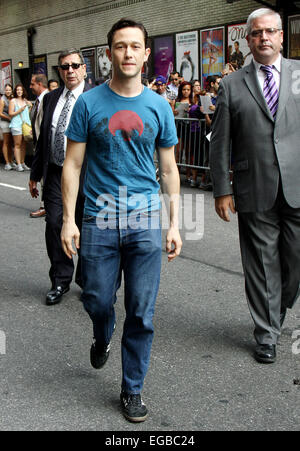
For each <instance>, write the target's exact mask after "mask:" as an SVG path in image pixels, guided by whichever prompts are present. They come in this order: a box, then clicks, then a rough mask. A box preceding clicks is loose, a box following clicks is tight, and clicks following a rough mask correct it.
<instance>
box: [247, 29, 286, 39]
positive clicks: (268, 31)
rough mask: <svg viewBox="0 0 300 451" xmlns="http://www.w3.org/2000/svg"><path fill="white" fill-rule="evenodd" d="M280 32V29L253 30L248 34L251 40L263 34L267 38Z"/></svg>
mask: <svg viewBox="0 0 300 451" xmlns="http://www.w3.org/2000/svg"><path fill="white" fill-rule="evenodd" d="M280 30H281V28H264V29H263V30H253V31H251V32H250V33H249V34H250V36H252V37H253V38H258V37H261V36H262V35H263V32H265V33H266V35H267V36H275V34H276V33H277V32H278V31H280Z"/></svg>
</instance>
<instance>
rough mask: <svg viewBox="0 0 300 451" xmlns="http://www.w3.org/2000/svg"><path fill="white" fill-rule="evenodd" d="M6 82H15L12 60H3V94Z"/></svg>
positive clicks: (0, 84) (0, 81) (0, 76)
mask: <svg viewBox="0 0 300 451" xmlns="http://www.w3.org/2000/svg"><path fill="white" fill-rule="evenodd" d="M6 83H10V84H11V85H12V84H13V79H12V70H11V60H6V61H1V71H0V92H1V93H2V94H3V93H4V91H5V85H6Z"/></svg>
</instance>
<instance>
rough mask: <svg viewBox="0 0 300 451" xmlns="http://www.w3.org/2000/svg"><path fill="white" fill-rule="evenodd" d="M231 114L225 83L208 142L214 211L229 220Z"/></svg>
mask: <svg viewBox="0 0 300 451" xmlns="http://www.w3.org/2000/svg"><path fill="white" fill-rule="evenodd" d="M230 149H231V115H230V108H229V96H228V92H227V85H226V83H224V82H222V83H221V85H220V88H219V91H218V102H217V108H216V112H215V113H214V117H213V122H212V137H211V142H210V169H211V178H212V182H213V189H214V197H215V208H216V212H217V213H218V215H219V216H220V218H221V219H223V220H224V221H227V222H229V221H230V217H229V210H230V211H231V212H232V213H235V207H234V201H233V197H232V193H233V190H232V185H231V183H230V175H229V169H230Z"/></svg>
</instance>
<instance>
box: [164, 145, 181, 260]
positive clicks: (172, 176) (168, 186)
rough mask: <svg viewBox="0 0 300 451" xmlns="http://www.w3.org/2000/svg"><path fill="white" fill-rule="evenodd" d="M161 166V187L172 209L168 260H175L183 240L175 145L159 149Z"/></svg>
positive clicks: (167, 249) (167, 244)
mask: <svg viewBox="0 0 300 451" xmlns="http://www.w3.org/2000/svg"><path fill="white" fill-rule="evenodd" d="M158 153H159V168H160V179H161V188H162V192H163V194H167V196H168V203H169V207H170V208H169V209H170V226H169V230H168V233H167V240H166V251H167V253H168V260H169V261H171V260H174V258H176V257H177V256H178V255H179V254H180V251H181V247H182V241H181V237H180V234H179V225H178V218H179V194H180V179H179V173H178V169H177V165H176V161H175V155H174V147H171V148H160V149H159V152H158ZM172 246H174V247H173V249H172Z"/></svg>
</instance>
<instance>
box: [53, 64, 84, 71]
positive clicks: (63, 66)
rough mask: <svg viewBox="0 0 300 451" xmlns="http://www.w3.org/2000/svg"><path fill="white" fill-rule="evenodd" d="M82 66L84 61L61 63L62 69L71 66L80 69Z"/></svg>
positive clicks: (67, 68)
mask: <svg viewBox="0 0 300 451" xmlns="http://www.w3.org/2000/svg"><path fill="white" fill-rule="evenodd" d="M80 66H83V64H82V63H72V64H61V65H60V66H59V67H60V69H62V70H69V68H70V67H72V69H74V70H75V69H79V68H80Z"/></svg>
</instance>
